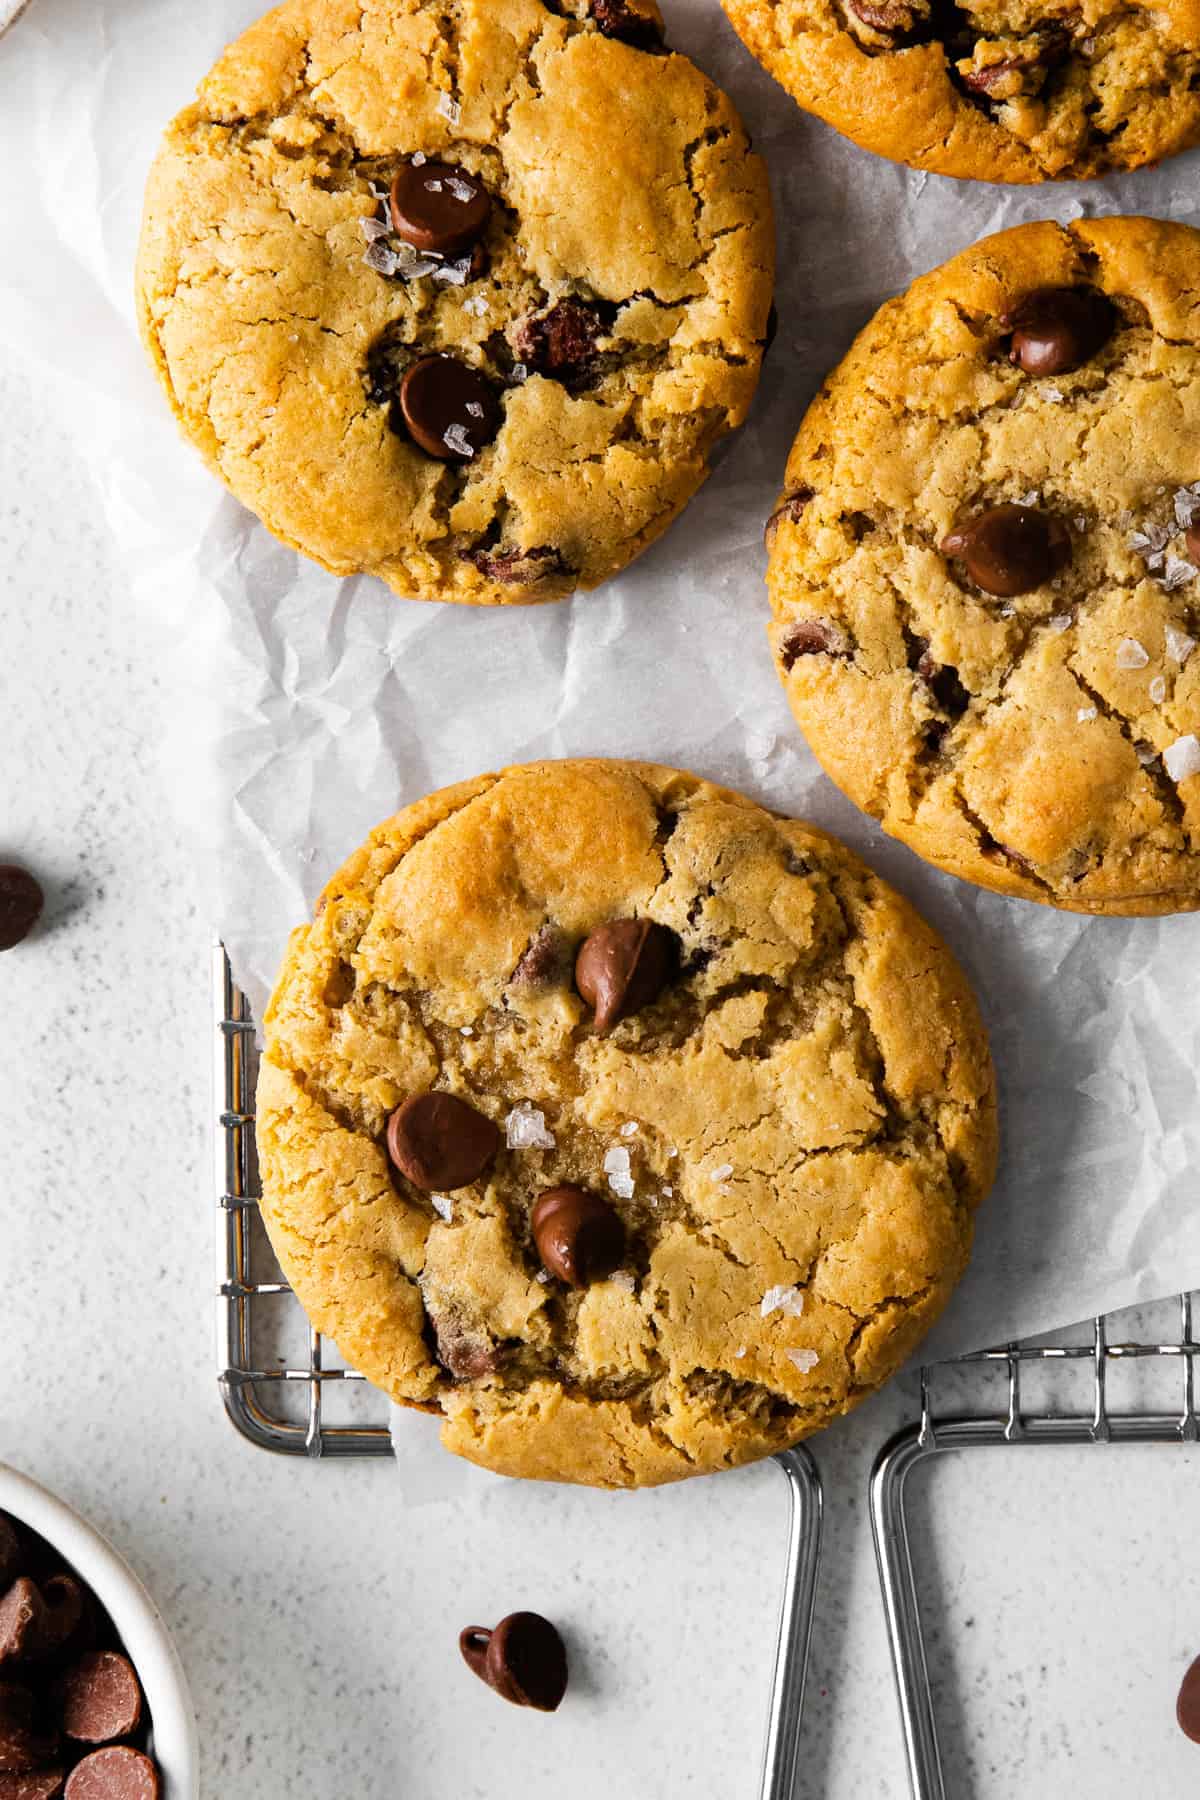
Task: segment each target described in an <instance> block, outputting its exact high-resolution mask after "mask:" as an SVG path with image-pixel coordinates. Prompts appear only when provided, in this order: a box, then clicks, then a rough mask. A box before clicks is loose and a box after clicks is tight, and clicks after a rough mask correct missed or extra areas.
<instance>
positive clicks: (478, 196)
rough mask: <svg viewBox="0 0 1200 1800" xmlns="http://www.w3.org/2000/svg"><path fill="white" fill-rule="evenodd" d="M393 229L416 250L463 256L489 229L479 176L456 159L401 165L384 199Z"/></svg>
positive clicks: (489, 206) (486, 196)
mask: <svg viewBox="0 0 1200 1800" xmlns="http://www.w3.org/2000/svg"><path fill="white" fill-rule="evenodd" d="M388 206H389V211H390V213H391V223H392V230H393V231H394V232H395V233H396V235H397V237H402V238H403V239H404V241H405V243H407V244H411V245H412V246H413V248H414V249H415V250H432V251H433V253H434V254H435V255H436V256H449V257H455V256H461V255H462V253H463V251H464V250H469V249H470V247H471V245H472V244H474V243H476V242H477V241H478V239H479V238H481V237H482V236H483V234H484V232H485V231H486V230H487V222H488V219H489V218H490V217H491V211H492V201H491V196H490V194H489V193H488V191H487V189H486V188H485V187H484V185H483V183H482V181H480V180H479V179H478V177H477V176H475V175H472V174H471V173H470V171H469V170H467V169H463V168H460V167H459V165H458V164H457V163H444V162H425V163H420V164H418V163H411V162H409V163H404V164H403V165H402V167H401V168H400V169H398V170H397V172H396V175H395V178H394V179H393V181H392V192H391V197H390V200H389V202H388Z"/></svg>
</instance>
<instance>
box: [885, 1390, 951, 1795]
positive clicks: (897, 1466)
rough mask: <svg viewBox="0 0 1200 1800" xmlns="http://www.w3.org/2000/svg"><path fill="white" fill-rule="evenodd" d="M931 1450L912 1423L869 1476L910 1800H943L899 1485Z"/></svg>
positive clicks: (930, 1700)
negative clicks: (910, 1788) (911, 1795)
mask: <svg viewBox="0 0 1200 1800" xmlns="http://www.w3.org/2000/svg"><path fill="white" fill-rule="evenodd" d="M934 1453H935V1446H934V1445H933V1444H931V1443H930V1442H929V1441H928V1438H927V1437H926V1436H925V1435H924V1433H923V1430H922V1427H921V1426H919V1425H914V1426H912V1427H911V1428H910V1429H909V1430H907V1431H903V1432H901V1433H900V1435H899V1437H895V1438H893V1439H892V1441H891V1443H890V1444H888V1446H887V1447H886V1449H885V1450H884V1451H883V1452H882V1454H881V1455H880V1457H879V1460H878V1461H877V1462H876V1464H875V1468H874V1470H873V1472H872V1475H871V1525H872V1529H873V1531H874V1535H875V1557H876V1560H877V1562H878V1564H879V1583H880V1587H881V1589H882V1591H883V1607H884V1611H885V1613H886V1614H887V1628H888V1638H889V1640H890V1642H891V1650H892V1668H893V1670H894V1671H895V1676H896V1697H897V1699H898V1700H899V1702H900V1721H901V1725H902V1726H903V1730H904V1749H905V1754H906V1755H907V1757H908V1778H909V1782H910V1784H911V1787H912V1792H913V1800H946V1788H945V1784H944V1782H943V1780H942V1759H941V1753H940V1751H939V1749H938V1741H937V1723H936V1721H935V1719H934V1716H933V1695H932V1692H931V1689H930V1685H929V1668H928V1665H927V1663H926V1660H925V1639H924V1636H923V1635H922V1632H921V1614H920V1603H919V1601H918V1599H917V1583H916V1577H915V1575H914V1573H913V1564H912V1547H911V1545H910V1543H909V1537H908V1520H907V1518H906V1515H905V1511H904V1487H905V1483H906V1482H907V1480H908V1477H909V1475H910V1473H911V1472H912V1469H913V1468H914V1466H915V1465H916V1463H918V1462H919V1461H920V1460H921V1459H922V1458H924V1457H926V1456H930V1455H933V1454H934Z"/></svg>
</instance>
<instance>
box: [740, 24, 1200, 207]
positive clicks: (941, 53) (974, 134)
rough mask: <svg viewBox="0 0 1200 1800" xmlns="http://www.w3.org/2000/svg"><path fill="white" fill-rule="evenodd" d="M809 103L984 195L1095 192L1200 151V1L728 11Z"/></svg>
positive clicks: (760, 54) (857, 137)
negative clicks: (1128, 174)
mask: <svg viewBox="0 0 1200 1800" xmlns="http://www.w3.org/2000/svg"><path fill="white" fill-rule="evenodd" d="M723 4H724V7H725V11H726V12H727V13H728V15H729V17H730V20H731V21H732V23H733V25H734V27H735V29H736V30H737V32H738V34H739V35H740V36H741V38H742V39H743V41H744V42H745V43H746V45H747V47H748V48H749V49H750V50H751V51H752V52H753V53H754V55H755V56H757V58H758V59H759V61H760V62H761V63H762V64H763V65H764V67H765V68H766V69H768V70H769V71H770V73H771V74H772V75H774V76H775V78H776V80H777V81H779V82H780V83H781V85H782V86H783V87H785V88H786V89H787V91H788V92H789V93H790V94H791V95H792V97H793V99H795V100H796V101H797V102H798V103H799V105H801V106H803V107H805V108H806V109H807V110H808V111H809V112H813V113H816V114H817V116H818V117H819V118H822V119H824V120H825V121H826V122H827V123H828V124H830V125H833V126H835V127H836V129H837V130H838V131H841V132H843V133H844V134H845V135H846V136H847V137H849V138H852V139H853V140H854V141H855V143H857V144H861V145H862V146H863V148H864V149H867V150H873V151H875V152H876V153H877V154H878V155H880V156H887V157H890V158H891V159H892V160H893V161H895V162H906V163H909V164H911V165H912V167H913V168H916V169H929V170H931V171H933V172H934V173H935V174H939V175H958V176H964V177H968V178H974V179H976V180H981V181H1011V182H1035V181H1046V180H1051V179H1056V178H1077V179H1082V178H1089V177H1092V176H1096V175H1103V174H1105V173H1106V172H1107V171H1109V170H1112V169H1136V168H1141V167H1142V166H1143V165H1144V164H1146V163H1152V162H1156V161H1158V160H1159V158H1161V157H1164V156H1170V155H1173V154H1175V153H1176V152H1178V151H1180V150H1186V149H1187V148H1188V147H1189V146H1191V145H1192V144H1195V143H1197V142H1198V141H1200V0H1161V3H1160V4H1158V5H1154V6H1148V5H1147V6H1140V5H1129V4H1125V3H1124V0H1122V3H1121V4H1115V3H1114V0H1059V4H1057V5H1054V4H1052V5H1046V4H1044V3H1039V0H963V3H962V4H955V3H954V0H723Z"/></svg>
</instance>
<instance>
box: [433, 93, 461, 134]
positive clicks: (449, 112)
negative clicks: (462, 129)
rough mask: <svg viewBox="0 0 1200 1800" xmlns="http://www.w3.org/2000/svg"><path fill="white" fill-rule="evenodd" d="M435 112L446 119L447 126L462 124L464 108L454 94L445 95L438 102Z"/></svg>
mask: <svg viewBox="0 0 1200 1800" xmlns="http://www.w3.org/2000/svg"><path fill="white" fill-rule="evenodd" d="M435 111H436V112H437V113H438V114H439V116H440V117H441V118H443V119H445V121H446V123H447V125H456V126H457V125H459V124H461V123H462V107H461V106H460V105H459V104H458V101H457V100H456V99H455V98H454V96H453V95H452V94H443V95H442V96H441V98H440V99H439V100H438V103H437V106H436V108H435Z"/></svg>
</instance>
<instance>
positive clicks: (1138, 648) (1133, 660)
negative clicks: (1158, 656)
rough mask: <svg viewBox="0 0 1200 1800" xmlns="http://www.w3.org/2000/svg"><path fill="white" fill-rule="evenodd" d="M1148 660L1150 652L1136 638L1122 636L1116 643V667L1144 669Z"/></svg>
mask: <svg viewBox="0 0 1200 1800" xmlns="http://www.w3.org/2000/svg"><path fill="white" fill-rule="evenodd" d="M1149 661H1150V652H1149V651H1148V650H1147V649H1146V646H1145V645H1144V644H1139V643H1138V641H1137V639H1136V638H1131V637H1127V638H1122V639H1121V641H1120V643H1119V644H1118V645H1117V667H1118V669H1144V668H1145V666H1146V664H1147V663H1148V662H1149Z"/></svg>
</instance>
